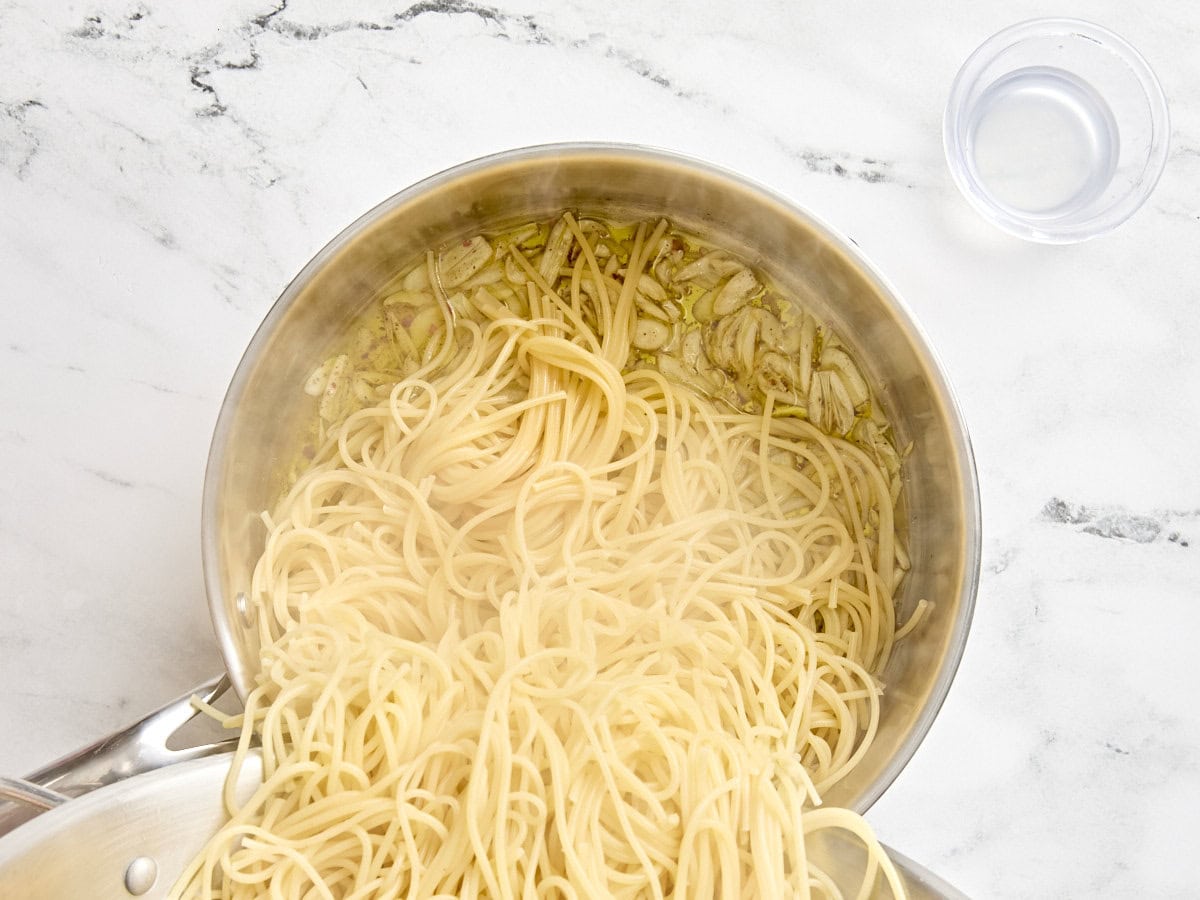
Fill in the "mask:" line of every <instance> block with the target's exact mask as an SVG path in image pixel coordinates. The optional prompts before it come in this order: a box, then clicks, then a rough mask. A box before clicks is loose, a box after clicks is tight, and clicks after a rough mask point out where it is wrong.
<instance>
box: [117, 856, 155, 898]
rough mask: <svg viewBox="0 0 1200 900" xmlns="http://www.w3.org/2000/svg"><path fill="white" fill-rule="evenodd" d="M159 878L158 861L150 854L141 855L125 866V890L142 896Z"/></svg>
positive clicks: (136, 895)
mask: <svg viewBox="0 0 1200 900" xmlns="http://www.w3.org/2000/svg"><path fill="white" fill-rule="evenodd" d="M157 879H158V863H156V862H155V861H154V860H152V859H151V858H150V857H148V856H139V857H137V858H136V859H135V860H134V861H133V862H131V863H130V864H129V865H128V866H126V868H125V890H127V891H129V893H131V894H133V896H135V897H140V896H142V894H144V893H146V891H148V890H150V888H152V887H154V882H155V881H156V880H157Z"/></svg>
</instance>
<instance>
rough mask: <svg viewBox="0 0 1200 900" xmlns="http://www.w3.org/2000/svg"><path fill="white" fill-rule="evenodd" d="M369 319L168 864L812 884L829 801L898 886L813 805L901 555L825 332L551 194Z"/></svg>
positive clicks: (318, 380)
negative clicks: (247, 761) (214, 788)
mask: <svg viewBox="0 0 1200 900" xmlns="http://www.w3.org/2000/svg"><path fill="white" fill-rule="evenodd" d="M378 315H379V318H378V320H377V322H376V325H375V327H371V326H366V327H365V330H364V332H363V333H364V334H365V335H367V336H368V338H367V339H364V340H366V343H364V344H363V345H362V346H361V347H360V348H359V349H360V351H361V352H358V353H357V355H353V354H351V353H347V354H345V355H338V356H335V357H333V358H331V359H330V360H329V361H327V362H326V363H325V364H324V365H323V366H321V367H320V368H319V369H318V370H317V372H315V373H314V377H313V379H312V380H311V381H310V383H309V385H308V388H309V391H310V393H312V394H314V395H316V396H318V397H319V398H320V400H319V403H320V411H321V417H322V422H323V424H322V431H323V438H322V442H321V444H320V446H319V447H317V448H316V450H315V455H314V458H313V459H312V460H311V461H310V462H306V464H305V466H304V467H303V470H302V471H301V472H299V473H298V477H297V478H296V480H295V482H294V484H293V485H292V486H291V488H290V490H288V492H287V493H286V495H285V496H284V497H283V498H282V500H281V501H280V502H279V504H278V506H277V508H276V509H274V510H273V511H272V512H271V513H270V514H269V515H267V514H265V515H264V521H265V522H266V525H267V528H268V537H267V539H266V545H265V549H264V551H263V554H262V557H261V559H260V561H259V563H258V566H257V568H256V570H255V573H254V578H253V584H252V590H251V592H250V598H251V601H252V604H253V606H254V608H255V611H256V613H257V622H258V627H259V631H260V638H261V642H262V648H263V649H262V659H261V663H262V665H261V674H260V676H259V679H258V685H257V687H256V688H255V690H254V691H253V692H252V693H251V695H250V697H249V698H248V701H247V705H246V712H245V715H244V717H239V720H237V721H235V722H233V723H231V724H237V723H238V721H240V724H241V727H242V737H241V744H240V750H239V754H238V757H237V759H236V761H235V763H234V772H233V774H232V775H231V777H230V780H229V784H230V786H231V788H230V793H229V794H228V796H227V804H228V806H229V814H230V820H229V822H228V824H227V825H225V826H224V827H223V829H222V830H221V831H220V832H219V833H218V834H217V835H216V837H215V838H213V840H212V841H211V842H210V843H209V845H208V847H207V848H206V849H205V851H204V852H203V854H202V855H201V856H200V857H198V858H197V859H196V860H195V862H194V863H193V865H192V866H191V868H190V869H189V870H188V871H187V872H186V873H185V875H184V877H183V878H182V879H181V881H180V882H179V884H178V885H177V886H176V889H175V893H176V895H177V896H186V897H208V896H220V897H252V896H272V897H281V898H301V897H304V898H348V897H354V898H367V897H445V898H450V897H489V898H517V897H520V898H559V897H562V898H585V897H657V898H665V897H680V898H684V897H696V898H710V897H739V898H740V897H749V896H755V897H763V898H777V897H790V896H796V897H806V896H810V895H817V896H822V895H830V896H834V895H838V889H837V887H836V886H835V885H834V884H833V883H832V879H831V878H829V877H828V875H827V874H826V873H824V872H822V871H820V870H819V869H818V868H817V867H816V866H815V865H813V864H812V863H811V862H810V861H809V860H808V858H807V855H806V836H808V835H809V834H810V833H811V832H813V831H814V830H819V829H822V828H848V829H850V830H851V831H852V832H853V833H855V834H857V835H859V836H860V837H861V838H862V839H863V841H864V842H865V843H866V844H867V846H868V848H869V854H868V857H869V860H870V863H869V870H868V871H867V872H866V873H865V874H864V879H863V884H862V895H863V896H865V895H867V894H869V893H871V892H873V891H876V890H890V891H891V892H892V894H894V895H896V896H899V895H900V894H901V893H902V888H901V884H900V881H899V879H898V876H897V874H896V872H895V870H894V869H893V867H892V865H891V863H890V862H889V861H888V859H887V857H886V855H885V854H883V853H882V851H881V850H880V849H879V847H878V845H877V844H876V843H875V840H874V838H873V836H872V835H871V833H870V830H869V828H868V827H867V826H866V824H865V823H864V822H863V821H862V820H861V819H860V818H858V817H857V816H855V815H854V814H853V813H850V812H848V811H845V810H835V809H825V808H816V807H817V806H818V805H819V803H820V796H821V793H822V792H823V791H825V790H826V789H827V788H829V787H830V786H831V785H833V784H835V783H836V782H837V781H838V780H839V779H841V778H842V777H844V776H845V775H846V773H847V772H849V771H850V770H851V769H852V768H853V767H854V766H855V764H856V763H857V762H858V761H859V760H860V759H861V758H862V756H863V754H864V753H865V752H866V750H867V748H868V746H869V744H870V742H871V739H872V736H873V734H874V731H875V728H876V723H877V721H878V716H879V703H880V693H881V689H880V686H879V684H878V682H877V680H876V675H877V674H878V673H879V672H880V671H881V670H882V669H883V667H884V666H885V665H886V663H887V660H888V657H889V653H890V652H891V648H892V645H893V642H894V640H895V639H896V636H897V632H898V628H897V623H896V616H895V607H894V604H893V593H894V591H895V589H896V587H897V585H898V583H899V581H900V579H901V577H902V575H903V571H904V569H905V567H906V565H907V562H906V560H905V558H904V554H903V549H902V546H901V544H900V542H899V541H898V540H897V536H896V534H897V532H896V522H895V513H894V507H895V503H896V500H897V497H898V493H899V482H898V469H899V462H898V457H897V454H896V452H895V450H894V448H893V447H892V444H891V443H890V441H889V440H888V438H887V426H886V422H885V420H884V419H883V417H882V415H881V414H880V412H879V410H878V404H877V403H874V402H873V400H874V398H873V397H872V396H871V395H870V392H869V391H868V390H867V388H866V386H865V382H864V381H863V379H862V376H861V375H860V373H859V372H858V369H857V367H856V366H855V364H854V362H853V360H852V359H851V358H850V356H849V355H848V354H847V353H846V351H845V349H844V348H842V347H841V345H840V344H839V343H838V342H837V340H836V338H835V337H834V336H833V335H832V334H831V333H830V332H829V331H828V330H827V329H824V328H821V327H820V326H819V325H817V324H815V320H813V319H812V318H811V317H810V316H806V315H805V314H803V313H801V312H799V311H796V310H794V309H793V308H792V307H790V306H789V305H787V304H785V303H784V302H783V301H781V300H780V299H779V298H778V297H776V296H775V295H774V294H773V293H772V292H771V291H770V290H769V289H768V288H767V287H766V286H765V284H764V282H763V281H762V279H761V278H760V277H758V276H757V275H756V274H755V273H754V272H752V271H751V270H750V269H749V268H747V267H746V266H744V265H743V264H741V263H740V262H738V261H737V260H736V259H734V258H733V257H732V256H730V255H728V254H724V253H722V252H721V251H719V250H714V249H712V248H705V247H701V246H699V245H698V243H696V242H695V241H694V240H692V239H690V238H687V237H686V236H683V235H679V234H676V233H674V232H671V231H669V230H668V225H667V223H666V222H660V223H658V224H657V225H656V226H654V225H647V224H641V225H639V226H637V227H636V229H634V228H626V229H621V228H619V227H617V226H614V225H612V224H606V223H602V222H598V221H595V220H579V221H577V220H576V219H574V218H573V217H572V216H571V215H569V214H568V215H564V216H563V217H562V218H561V219H560V220H558V221H557V222H555V223H548V224H546V225H531V226H527V227H523V228H520V229H516V230H515V231H512V232H509V233H507V234H505V235H501V236H499V237H494V238H493V239H491V240H486V239H484V238H482V237H480V238H476V239H473V240H471V241H466V242H463V243H462V244H461V245H456V246H455V247H454V248H451V250H449V251H446V252H444V253H442V254H440V255H439V254H433V253H431V254H430V255H429V257H428V259H427V260H426V261H425V262H424V264H422V265H420V266H418V267H416V268H415V269H413V270H412V271H410V272H407V273H405V274H404V275H403V276H402V277H400V278H398V279H397V280H396V282H395V283H394V284H393V285H391V286H390V287H389V290H388V292H387V294H386V296H385V297H384V298H383V300H382V303H381V306H380V308H379V313H378ZM371 335H374V337H373V338H371V337H370V336H371ZM923 609H924V605H923V604H922V606H921V607H919V609H918V612H920V611H922V610H923ZM905 627H908V626H905ZM256 736H257V738H258V739H259V740H261V745H262V757H263V768H264V781H263V785H262V787H261V788H260V789H258V790H257V791H256V793H255V794H254V796H253V797H252V798H251V799H250V800H249V801H248V802H246V803H244V804H238V803H236V802H235V800H234V797H233V795H232V792H231V791H232V785H233V784H234V782H235V781H236V775H237V769H238V768H239V766H240V765H241V764H242V760H243V759H244V755H245V752H246V751H247V750H248V748H249V747H250V746H251V742H252V739H254V738H255V737H256ZM885 886H886V887H885Z"/></svg>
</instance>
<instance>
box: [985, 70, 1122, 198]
mask: <svg viewBox="0 0 1200 900" xmlns="http://www.w3.org/2000/svg"><path fill="white" fill-rule="evenodd" d="M972 118H973V121H972V122H971V123H970V130H969V135H970V144H969V146H970V148H971V149H970V154H969V155H970V158H971V162H972V163H973V165H974V168H975V172H976V176H977V178H978V179H979V182H980V183H981V184H982V185H983V186H984V188H985V189H986V190H987V191H988V192H989V193H990V194H991V195H992V197H993V199H994V200H995V201H996V202H998V203H1001V204H1004V205H1006V206H1009V207H1011V208H1012V209H1013V210H1014V211H1016V212H1019V213H1020V214H1022V215H1026V216H1028V215H1040V216H1045V217H1046V218H1051V217H1056V216H1061V215H1069V214H1070V213H1071V212H1072V211H1074V210H1078V209H1082V208H1083V207H1086V206H1087V205H1088V204H1089V203H1091V202H1092V201H1093V200H1095V199H1096V198H1097V197H1099V196H1100V195H1102V194H1103V193H1104V191H1105V189H1106V188H1107V187H1108V184H1109V182H1110V181H1111V180H1112V176H1113V172H1114V171H1115V169H1116V165H1117V148H1118V147H1119V145H1120V143H1119V140H1118V135H1117V123H1116V120H1115V119H1114V117H1113V114H1112V110H1111V109H1109V106H1108V104H1107V103H1105V101H1104V99H1103V98H1102V97H1101V96H1100V94H1099V93H1098V92H1097V91H1096V89H1095V88H1093V87H1092V86H1091V85H1090V84H1088V83H1087V82H1086V81H1084V80H1082V79H1080V78H1079V77H1078V76H1076V75H1073V74H1071V73H1070V72H1066V71H1064V70H1062V69H1057V68H1053V67H1050V66H1030V67H1027V68H1024V69H1018V70H1016V71H1014V72H1010V73H1008V74H1007V75H1005V76H1003V77H1002V78H999V79H997V80H996V81H995V83H993V84H992V85H991V86H989V87H988V88H987V90H986V91H984V92H983V95H982V96H981V97H980V98H979V101H978V102H977V103H976V104H975V108H974V111H973V114H972Z"/></svg>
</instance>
